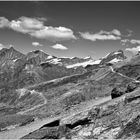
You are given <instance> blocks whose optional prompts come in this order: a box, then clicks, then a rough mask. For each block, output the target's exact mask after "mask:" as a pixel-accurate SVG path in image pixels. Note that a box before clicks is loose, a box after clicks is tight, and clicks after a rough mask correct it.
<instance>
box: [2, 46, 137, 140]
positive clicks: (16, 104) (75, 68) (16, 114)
mask: <svg viewBox="0 0 140 140" xmlns="http://www.w3.org/2000/svg"><path fill="white" fill-rule="evenodd" d="M139 60H140V56H139V55H136V56H135V57H133V58H132V59H131V60H129V61H128V60H127V58H126V57H125V56H124V53H123V51H122V50H119V51H114V52H111V53H109V54H108V55H106V56H105V57H103V58H100V59H99V60H93V59H92V58H91V57H86V58H77V57H73V58H58V57H55V56H52V55H48V54H47V53H45V52H43V51H40V50H36V51H32V52H29V53H28V54H22V53H20V52H18V51H17V50H15V49H14V48H13V47H11V48H9V49H7V48H4V49H2V50H0V139H4V138H5V139H9V138H10V139H19V138H21V139H74V138H75V139H105V138H106V139H135V138H139V118H140V114H139V108H140V107H139V103H140V102H139V99H140V81H139V80H140V74H139V73H140V72H139V71H140V69H139V68H140V61H139Z"/></svg>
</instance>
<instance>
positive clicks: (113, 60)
mask: <svg viewBox="0 0 140 140" xmlns="http://www.w3.org/2000/svg"><path fill="white" fill-rule="evenodd" d="M120 61H122V60H121V59H117V58H114V59H112V60H111V61H109V62H108V63H117V62H120Z"/></svg>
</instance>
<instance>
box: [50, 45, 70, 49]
mask: <svg viewBox="0 0 140 140" xmlns="http://www.w3.org/2000/svg"><path fill="white" fill-rule="evenodd" d="M51 47H52V48H54V49H59V50H67V49H68V48H67V47H65V46H63V45H62V44H55V45H53V46H51Z"/></svg>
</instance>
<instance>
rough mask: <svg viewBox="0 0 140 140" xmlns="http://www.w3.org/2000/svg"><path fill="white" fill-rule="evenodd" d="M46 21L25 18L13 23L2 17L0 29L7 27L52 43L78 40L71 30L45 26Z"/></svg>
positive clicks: (0, 18)
mask: <svg viewBox="0 0 140 140" xmlns="http://www.w3.org/2000/svg"><path fill="white" fill-rule="evenodd" d="M44 21H46V19H45V18H30V17H24V16H23V17H20V18H18V19H16V20H12V21H9V20H8V19H6V18H5V17H0V27H1V28H4V27H7V28H10V29H12V30H14V31H17V32H21V33H24V34H29V35H30V36H33V37H36V38H39V39H49V40H52V41H61V40H70V39H76V37H75V35H74V33H73V31H72V30H71V29H69V28H66V27H61V26H60V27H52V26H45V25H44Z"/></svg>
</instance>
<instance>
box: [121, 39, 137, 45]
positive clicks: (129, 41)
mask: <svg viewBox="0 0 140 140" xmlns="http://www.w3.org/2000/svg"><path fill="white" fill-rule="evenodd" d="M127 43H130V44H137V45H138V44H140V40H136V39H131V40H129V39H123V40H121V44H122V45H126V44H127Z"/></svg>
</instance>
